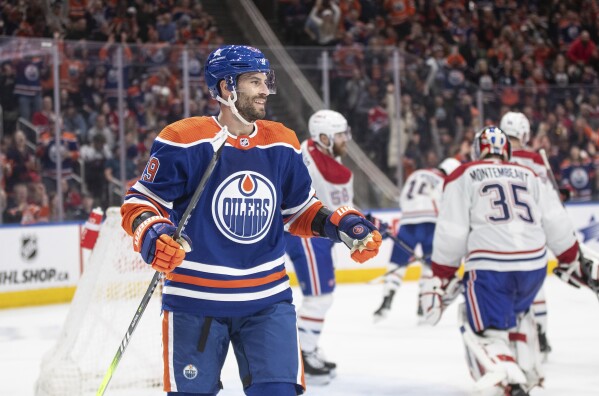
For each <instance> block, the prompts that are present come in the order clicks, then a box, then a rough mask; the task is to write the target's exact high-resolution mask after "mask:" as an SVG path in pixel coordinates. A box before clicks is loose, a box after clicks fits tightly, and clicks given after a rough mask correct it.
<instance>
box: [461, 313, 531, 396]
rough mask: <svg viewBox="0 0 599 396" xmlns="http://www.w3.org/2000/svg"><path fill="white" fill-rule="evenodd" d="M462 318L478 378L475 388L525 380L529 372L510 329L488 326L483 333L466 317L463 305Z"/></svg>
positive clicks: (471, 365)
mask: <svg viewBox="0 0 599 396" xmlns="http://www.w3.org/2000/svg"><path fill="white" fill-rule="evenodd" d="M460 322H461V327H460V331H461V333H462V339H463V341H464V346H465V348H466V357H467V362H468V366H469V368H470V373H471V374H472V377H473V378H474V380H475V381H476V384H475V389H477V390H482V389H486V388H489V387H494V386H499V387H502V388H505V387H507V386H509V384H526V382H527V380H526V376H525V375H524V372H523V371H522V369H521V368H520V367H519V366H518V363H517V361H516V357H515V354H514V353H513V351H512V349H511V348H510V342H509V335H508V332H507V331H505V330H494V329H486V330H484V331H483V332H482V334H480V335H479V334H476V333H475V332H474V331H473V330H472V328H471V327H470V324H469V323H468V321H467V318H466V313H465V307H464V306H463V305H462V306H461V307H460Z"/></svg>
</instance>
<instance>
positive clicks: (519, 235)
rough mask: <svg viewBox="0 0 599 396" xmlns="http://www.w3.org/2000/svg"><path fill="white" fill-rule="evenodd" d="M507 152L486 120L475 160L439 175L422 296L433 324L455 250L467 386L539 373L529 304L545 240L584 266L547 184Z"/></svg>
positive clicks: (526, 386)
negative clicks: (462, 304)
mask: <svg viewBox="0 0 599 396" xmlns="http://www.w3.org/2000/svg"><path fill="white" fill-rule="evenodd" d="M510 155H511V147H510V142H509V140H508V138H507V136H506V135H505V134H504V133H503V132H502V131H501V130H500V129H499V128H498V127H493V126H491V127H486V128H484V129H483V130H482V131H481V132H479V133H478V134H477V135H476V137H475V138H474V142H473V159H474V161H473V162H470V163H467V164H464V165H462V166H460V167H459V168H458V169H457V170H456V171H455V172H454V173H453V174H452V175H451V176H450V177H448V178H447V179H446V181H445V187H444V193H443V199H442V201H441V208H440V211H439V217H438V219H437V227H436V229H435V236H434V241H433V246H434V249H433V257H432V271H433V275H434V277H433V278H431V279H430V280H428V281H427V284H426V287H425V289H426V292H425V293H423V295H422V297H421V303H422V306H423V309H424V315H425V317H426V318H427V320H428V322H429V323H431V324H435V323H437V322H438V320H439V319H440V317H441V314H442V312H443V309H444V308H445V307H446V306H447V304H448V302H449V301H450V300H451V297H453V293H452V290H450V289H449V287H451V285H454V284H455V282H452V280H453V279H455V276H456V275H455V274H456V271H457V269H458V267H459V265H460V262H461V261H462V258H463V259H464V262H465V274H464V279H463V285H464V297H465V300H466V303H465V310H462V318H463V322H462V327H461V330H462V336H463V339H464V343H465V345H466V352H467V357H468V364H469V366H470V372H471V374H472V376H473V377H474V379H475V380H477V383H476V387H477V388H479V389H480V390H482V389H486V388H487V387H490V388H491V390H493V389H495V390H496V393H493V394H497V395H518V396H521V395H528V391H529V390H530V389H531V388H533V387H534V386H537V385H539V384H541V382H542V380H543V373H542V370H541V362H540V353H539V347H538V339H537V332H536V327H535V321H534V318H533V316H532V313H531V304H532V302H533V299H534V297H535V295H536V294H537V293H538V291H539V289H540V288H541V286H542V285H543V281H544V279H545V276H546V271H547V247H549V248H550V249H551V250H552V251H553V252H554V253H555V255H556V256H557V259H558V260H559V262H560V266H561V267H562V268H570V269H571V271H569V272H573V273H576V274H588V273H589V272H588V270H589V269H590V268H591V266H590V264H589V263H588V262H587V261H586V260H584V259H582V257H581V255H580V254H579V246H578V242H577V240H576V238H575V236H574V228H573V226H572V223H571V221H570V219H569V217H568V215H567V214H566V211H565V209H564V207H563V206H562V205H561V202H560V201H559V199H558V197H557V195H556V194H555V192H554V191H552V190H551V187H550V186H549V185H548V184H547V183H543V182H541V180H540V179H539V177H538V176H537V175H536V174H535V173H534V172H533V171H532V170H531V169H530V168H527V167H524V166H521V165H518V164H514V163H510V162H507V161H509V159H510ZM593 265H595V264H593ZM595 267H596V265H595ZM595 272H596V269H595ZM581 276H582V277H584V276H585V275H581ZM454 290H455V289H454ZM489 394H491V393H489Z"/></svg>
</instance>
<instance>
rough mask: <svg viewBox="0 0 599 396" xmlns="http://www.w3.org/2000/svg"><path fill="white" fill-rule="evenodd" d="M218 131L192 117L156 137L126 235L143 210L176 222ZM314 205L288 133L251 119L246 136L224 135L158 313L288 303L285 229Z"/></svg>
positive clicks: (130, 203)
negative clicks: (187, 241) (188, 243)
mask: <svg viewBox="0 0 599 396" xmlns="http://www.w3.org/2000/svg"><path fill="white" fill-rule="evenodd" d="M220 130H221V126H220V125H219V123H218V121H217V120H216V119H215V118H213V117H192V118H187V119H184V120H181V121H178V122H175V123H173V124H171V125H169V126H167V127H166V128H165V129H164V130H163V131H162V132H161V133H160V135H159V136H158V137H157V138H156V141H155V142H154V145H153V147H152V153H151V157H150V159H149V161H148V164H147V166H146V169H145V171H144V173H143V175H142V176H141V178H140V180H139V181H138V182H137V183H136V184H135V185H133V187H132V188H131V190H130V191H129V192H128V193H127V196H126V198H125V203H124V204H123V208H122V213H123V217H124V221H123V226H124V227H125V229H127V227H130V224H131V223H130V222H129V223H128V224H127V221H125V219H127V214H128V213H138V214H139V213H140V212H139V210H140V206H141V207H143V208H147V209H148V210H150V211H152V212H155V213H160V214H162V215H163V216H168V217H169V218H170V219H171V220H172V221H173V223H175V224H177V223H178V222H179V220H180V219H181V216H182V215H183V213H184V211H185V209H186V208H187V206H188V204H189V201H190V199H191V196H192V195H193V193H194V191H195V190H196V188H197V186H198V184H199V182H200V179H201V177H202V175H203V173H204V171H205V170H206V168H207V166H208V164H209V162H210V160H211V158H212V156H213V153H214V151H213V148H212V145H211V144H210V142H211V139H212V138H213V137H214V136H215V135H216V134H217V133H218V132H219V131H220ZM316 203H318V201H317V199H316V198H315V197H314V191H313V190H312V188H311V180H310V176H309V174H308V171H307V169H306V166H305V165H304V163H303V161H302V155H301V150H300V145H299V142H298V141H297V137H296V136H295V133H294V132H293V131H291V130H289V129H287V128H285V127H284V126H283V125H282V124H279V123H275V122H270V121H258V122H256V124H255V129H254V132H253V133H252V134H250V135H242V136H234V135H231V134H229V135H228V137H227V141H226V143H225V146H224V148H223V150H222V153H221V156H220V159H219V160H218V162H217V164H216V167H215V168H214V171H213V173H212V175H211V176H210V178H209V179H208V182H207V183H206V186H205V189H204V192H203V193H202V195H201V197H200V200H199V202H198V204H197V206H196V208H195V210H194V211H193V212H192V213H191V217H190V218H189V221H188V222H187V226H186V227H185V230H184V232H185V233H186V234H187V235H188V236H189V237H190V238H191V240H192V247H193V250H192V251H191V252H189V253H187V255H186V256H185V260H184V261H183V263H182V264H181V265H180V266H179V267H177V268H176V269H175V270H174V271H173V272H172V273H170V274H168V275H167V276H166V281H165V285H164V288H163V307H164V309H166V310H169V311H182V312H191V313H201V314H203V315H207V316H215V317H228V316H243V315H249V314H252V313H254V312H257V311H260V310H261V309H264V308H265V307H267V306H269V305H271V304H273V303H275V302H279V301H283V300H289V301H290V300H291V290H290V289H289V278H288V276H287V273H286V271H285V257H284V255H285V241H284V239H283V230H284V227H285V226H286V225H287V226H289V225H290V224H291V223H293V222H294V221H296V220H297V219H298V218H301V215H302V213H304V212H306V211H307V209H308V208H310V207H311V206H312V205H314V204H316ZM127 231H128V232H130V230H127Z"/></svg>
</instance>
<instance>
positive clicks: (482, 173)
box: [470, 166, 529, 182]
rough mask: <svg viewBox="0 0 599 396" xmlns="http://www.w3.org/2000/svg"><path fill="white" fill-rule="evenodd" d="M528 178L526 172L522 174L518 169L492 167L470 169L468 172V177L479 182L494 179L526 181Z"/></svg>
mask: <svg viewBox="0 0 599 396" xmlns="http://www.w3.org/2000/svg"><path fill="white" fill-rule="evenodd" d="M528 176H529V173H528V172H523V171H522V170H520V169H515V168H511V167H507V166H494V167H485V168H478V169H472V171H470V177H471V178H472V180H477V181H481V180H484V179H496V178H499V177H506V178H511V179H519V180H522V181H524V182H525V181H527V179H528Z"/></svg>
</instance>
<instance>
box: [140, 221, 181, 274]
mask: <svg viewBox="0 0 599 396" xmlns="http://www.w3.org/2000/svg"><path fill="white" fill-rule="evenodd" d="M175 230H176V227H175V226H174V225H173V223H171V222H170V221H169V220H168V219H166V218H164V217H162V216H153V217H150V218H148V219H147V220H145V221H144V222H143V223H141V224H140V225H139V226H138V227H137V228H136V229H135V233H134V235H133V249H134V250H135V251H136V252H139V253H141V257H142V258H143V259H144V261H145V262H146V263H148V264H150V265H152V268H153V269H154V270H156V271H159V272H163V273H169V272H171V271H173V270H174V269H175V268H176V267H177V266H179V265H180V264H181V263H182V262H183V259H184V258H185V252H190V251H191V240H190V239H189V237H188V236H187V235H185V234H184V233H182V234H181V238H180V239H179V241H180V242H177V241H175V240H174V239H173V238H172V237H171V235H173V234H174V233H175Z"/></svg>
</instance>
